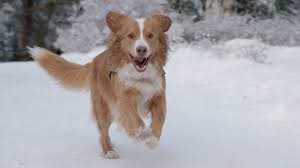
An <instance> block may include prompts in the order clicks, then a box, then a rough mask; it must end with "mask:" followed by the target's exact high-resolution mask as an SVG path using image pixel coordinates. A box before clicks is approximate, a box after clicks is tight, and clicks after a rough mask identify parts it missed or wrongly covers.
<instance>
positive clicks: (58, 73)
mask: <svg viewBox="0 0 300 168" xmlns="http://www.w3.org/2000/svg"><path fill="white" fill-rule="evenodd" d="M27 49H28V52H29V53H30V55H31V57H32V58H33V59H34V60H35V61H37V62H38V63H39V65H40V66H41V67H42V68H43V69H45V70H46V72H47V73H48V74H50V76H52V77H53V78H54V79H56V80H57V81H58V83H59V84H61V85H62V86H64V87H65V88H68V89H75V90H80V89H84V88H87V87H88V83H89V69H90V68H89V67H90V64H85V65H79V64H75V63H71V62H69V61H67V60H65V59H64V58H62V57H60V56H58V55H56V54H54V53H52V52H51V51H48V50H46V49H44V48H40V47H33V48H30V47H28V48H27Z"/></svg>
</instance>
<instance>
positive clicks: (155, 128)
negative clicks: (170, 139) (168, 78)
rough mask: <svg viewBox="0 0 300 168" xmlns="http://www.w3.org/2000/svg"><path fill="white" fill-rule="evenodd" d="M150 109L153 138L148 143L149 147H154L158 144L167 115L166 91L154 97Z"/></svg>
mask: <svg viewBox="0 0 300 168" xmlns="http://www.w3.org/2000/svg"><path fill="white" fill-rule="evenodd" d="M150 111H151V118H152V122H151V124H150V128H151V131H152V138H150V139H149V141H148V142H146V144H147V145H148V147H149V148H151V149H154V148H155V147H156V146H157V144H158V141H159V138H160V136H161V132H162V128H163V125H164V122H165V117H166V97H165V93H164V92H163V93H161V94H159V95H157V96H155V97H153V99H152V103H151V106H150Z"/></svg>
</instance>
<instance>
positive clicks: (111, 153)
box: [105, 151, 120, 159]
mask: <svg viewBox="0 0 300 168" xmlns="http://www.w3.org/2000/svg"><path fill="white" fill-rule="evenodd" d="M105 157H106V158H107V159H118V158H119V157H120V156H119V154H118V153H117V152H115V151H108V152H107V153H106V155H105Z"/></svg>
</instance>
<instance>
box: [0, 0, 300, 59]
mask: <svg viewBox="0 0 300 168" xmlns="http://www.w3.org/2000/svg"><path fill="white" fill-rule="evenodd" d="M110 10H113V11H118V12H122V13H124V14H128V15H130V16H132V17H143V16H147V15H149V14H153V13H157V12H160V13H163V14H167V15H169V16H170V17H171V18H172V19H173V26H172V29H171V30H170V32H168V33H169V35H170V36H169V38H170V42H171V44H172V45H176V44H188V45H193V46H198V45H202V46H209V45H211V44H215V43H218V42H222V41H228V40H231V39H235V38H249V39H253V38H255V39H258V40H260V41H262V42H264V43H267V44H269V45H284V46H297V45H299V44H300V24H299V20H300V17H299V16H300V1H299V0H144V1H140V0H1V1H0V62H5V61H27V60H31V58H30V57H29V55H28V54H27V53H26V46H33V45H37V46H42V47H45V48H48V49H50V50H52V51H55V52H57V53H63V52H71V51H81V52H86V51H89V50H91V49H93V48H95V47H97V46H102V45H104V44H105V39H106V37H107V36H108V34H109V31H108V29H107V27H106V24H105V15H106V13H107V12H108V11H110Z"/></svg>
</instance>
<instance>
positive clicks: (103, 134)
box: [93, 96, 119, 159]
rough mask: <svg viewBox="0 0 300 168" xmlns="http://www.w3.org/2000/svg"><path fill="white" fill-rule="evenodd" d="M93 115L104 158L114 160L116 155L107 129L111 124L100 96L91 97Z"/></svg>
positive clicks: (109, 115) (105, 104)
mask: <svg viewBox="0 0 300 168" xmlns="http://www.w3.org/2000/svg"><path fill="white" fill-rule="evenodd" d="M93 113H94V116H95V118H96V121H97V126H98V128H99V132H100V144H101V147H102V150H103V153H104V155H105V157H106V158H109V159H116V158H118V157H119V156H118V154H117V153H116V152H115V151H114V149H113V145H112V144H111V141H110V137H109V127H110V125H111V122H112V116H111V114H110V111H109V108H108V105H107V103H106V102H105V101H104V100H103V98H102V97H101V96H93Z"/></svg>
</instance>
